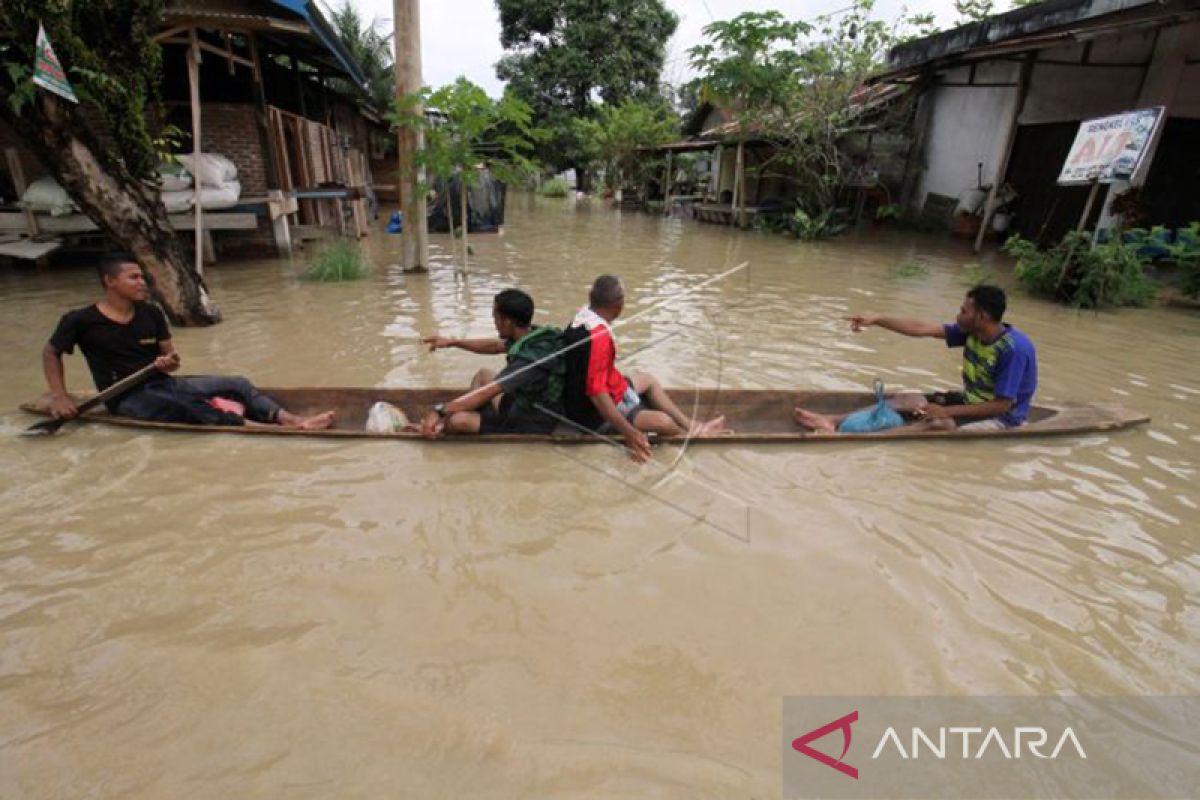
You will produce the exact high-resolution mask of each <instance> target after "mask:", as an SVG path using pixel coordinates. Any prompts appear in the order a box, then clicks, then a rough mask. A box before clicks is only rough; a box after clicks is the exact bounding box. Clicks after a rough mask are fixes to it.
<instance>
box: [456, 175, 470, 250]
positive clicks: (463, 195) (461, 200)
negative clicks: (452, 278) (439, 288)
mask: <svg viewBox="0 0 1200 800" xmlns="http://www.w3.org/2000/svg"><path fill="white" fill-rule="evenodd" d="M458 207H459V208H461V209H462V214H460V215H459V216H461V217H462V231H463V240H462V246H463V248H462V254H463V272H466V271H467V256H468V255H469V254H470V252H471V251H470V247H469V246H468V245H467V230H468V229H469V228H470V227H471V210H470V209H469V208H468V207H467V169H466V167H463V168H462V172H461V173H459V178H458Z"/></svg>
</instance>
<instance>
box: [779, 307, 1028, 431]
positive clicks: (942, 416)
mask: <svg viewBox="0 0 1200 800" xmlns="http://www.w3.org/2000/svg"><path fill="white" fill-rule="evenodd" d="M1006 306H1007V300H1006V298H1005V296H1004V290H1003V289H999V288H997V287H995V286H976V287H975V288H974V289H971V290H970V291H969V292H967V297H966V299H965V300H964V301H963V304H962V307H961V308H960V309H959V311H958V317H957V319H956V320H955V321H954V322H953V323H950V324H947V325H941V324H938V323H932V322H919V321H916V320H907V319H894V318H892V317H880V316H875V315H872V314H868V315H861V316H854V317H850V318H849V319H850V329H851V330H852V331H855V332H858V331H861V330H862V329H863V328H867V327H870V326H871V325H877V326H879V327H880V328H886V329H887V330H890V331H895V332H896V333H902V334H904V335H905V336H927V337H930V338H933V339H945V340H946V346H947V347H961V348H963V366H962V380H963V391H962V392H961V393H959V392H950V393H947V395H946V396H945V402H944V403H930V404H927V403H918V404H917V405H915V406H910V407H909V409H907V410H910V412H911V414H912V416H915V417H916V418H917V419H918V420H919V422H918V423H917V424H920V425H925V426H927V427H937V428H943V429H949V430H954V429H955V428H956V427H957V428H960V429H963V430H972V431H982V430H1002V429H1004V428H1015V427H1017V426H1019V425H1023V424H1025V418H1026V417H1027V416H1028V414H1029V405H1030V403H1031V402H1032V400H1033V393H1034V392H1035V391H1036V390H1037V351H1036V350H1035V349H1034V347H1033V342H1031V341H1030V340H1029V337H1028V336H1026V335H1025V334H1024V333H1022V332H1021V331H1019V330H1017V329H1016V328H1014V327H1013V326H1012V325H1009V324H1007V323H1004V322H1001V320H1002V319H1003V318H1004V311H1005V308H1006ZM904 399H905V398H904V396H901V398H900V399H899V402H898V403H896V404H897V405H901V404H903V403H904ZM894 402H896V401H894ZM902 410H903V409H902ZM795 414H796V422H798V423H799V424H801V425H803V426H804V427H806V428H810V429H812V430H814V431H821V432H824V433H833V432H835V431H836V430H837V426H838V424H839V423H841V421H842V420H843V419H845V417H846V416H847V415H845V414H842V415H826V414H817V413H814V412H812V411H807V410H805V409H803V408H797V409H796V411H795Z"/></svg>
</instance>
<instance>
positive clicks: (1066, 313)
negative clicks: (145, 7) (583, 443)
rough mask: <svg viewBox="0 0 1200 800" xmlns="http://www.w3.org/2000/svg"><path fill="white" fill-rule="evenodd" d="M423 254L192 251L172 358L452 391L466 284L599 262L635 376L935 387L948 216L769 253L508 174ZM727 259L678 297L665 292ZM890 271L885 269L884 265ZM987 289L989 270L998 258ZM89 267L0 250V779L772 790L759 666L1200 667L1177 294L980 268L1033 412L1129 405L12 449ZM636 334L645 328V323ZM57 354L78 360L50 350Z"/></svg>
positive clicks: (480, 300) (586, 281)
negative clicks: (463, 254) (201, 315)
mask: <svg viewBox="0 0 1200 800" xmlns="http://www.w3.org/2000/svg"><path fill="white" fill-rule="evenodd" d="M508 217H509V219H508V227H507V229H506V231H505V234H504V236H502V237H497V236H485V235H473V236H472V237H471V244H472V247H473V249H474V251H475V255H474V256H473V257H472V259H471V264H470V268H469V271H468V272H467V274H465V275H464V274H461V273H459V272H457V271H456V270H455V269H453V268H452V266H451V264H450V257H449V253H448V251H447V247H448V239H447V238H446V237H445V236H436V235H435V236H432V237H431V242H432V245H433V247H434V249H435V254H436V256H437V258H438V263H437V264H436V265H435V267H434V269H433V271H432V273H431V274H430V275H427V276H406V275H402V274H400V273H399V272H398V271H394V270H389V269H388V268H387V267H386V265H387V264H394V263H395V262H396V261H397V260H398V259H397V256H396V253H398V250H399V237H385V236H383V235H379V236H378V238H377V239H375V240H373V241H372V242H371V243H370V247H371V249H372V253H373V260H374V261H375V262H376V264H377V269H376V272H375V274H374V275H373V276H372V277H371V278H369V279H367V280H365V281H362V282H357V283H346V284H336V285H327V284H324V285H323V284H309V283H303V282H300V281H298V280H297V278H296V275H297V274H298V273H299V271H300V270H301V267H302V264H300V263H299V262H297V263H295V264H289V263H287V262H280V261H263V262H232V261H227V262H225V263H223V264H220V265H218V266H216V267H214V268H211V269H210V272H209V275H208V281H209V284H210V286H211V288H212V289H213V291H214V294H215V296H216V298H217V301H218V303H219V304H220V306H221V308H222V310H223V311H224V313H225V316H226V322H224V323H222V324H221V325H219V326H217V327H215V328H210V329H180V330H177V331H176V336H175V339H176V344H177V346H178V347H179V350H180V351H181V353H182V356H183V372H185V373H188V372H190V373H213V372H220V373H238V374H244V375H246V376H248V377H250V378H252V379H253V380H254V381H255V382H256V383H258V384H259V385H262V386H272V385H274V386H339V385H346V386H376V387H383V386H388V387H409V386H411V387H424V386H458V385H462V386H465V385H466V383H467V381H468V380H469V379H470V376H471V374H472V373H473V372H474V371H475V370H476V369H478V368H480V367H485V366H487V367H492V368H498V366H499V364H498V361H499V360H498V359H497V358H496V357H482V356H475V355H471V354H469V353H465V352H462V351H458V350H449V351H439V352H437V353H436V354H429V353H427V352H426V351H425V349H424V348H423V347H422V346H421V345H420V342H419V337H420V336H422V335H430V334H433V333H441V334H445V335H450V336H463V335H472V336H486V335H490V334H492V333H493V329H492V327H491V304H492V296H493V295H494V294H495V293H496V292H497V291H498V290H500V289H502V288H505V287H508V286H514V285H515V286H519V287H521V288H524V289H526V290H527V291H529V292H530V293H531V294H532V295H533V296H534V298H535V299H536V301H537V303H538V313H537V315H536V317H535V321H537V322H539V323H553V324H557V325H562V324H564V323H565V322H566V321H567V320H568V319H569V317H570V315H571V314H572V313H573V311H574V310H575V309H576V308H577V307H578V306H579V305H581V304H582V303H583V302H584V301H585V299H586V293H587V288H588V286H589V285H590V282H591V280H592V278H593V277H594V276H595V275H597V274H599V273H601V272H613V273H616V274H619V275H621V276H622V277H623V279H624V281H625V283H626V287H627V292H628V301H627V306H626V315H627V316H630V317H632V316H634V315H636V314H637V313H638V312H639V311H641V310H643V309H646V308H648V307H650V306H653V305H655V304H661V305H660V306H659V307H658V308H656V309H654V310H651V311H650V312H649V313H647V314H645V315H644V316H642V317H640V318H638V319H637V320H635V321H632V322H630V323H629V324H628V325H626V326H624V327H622V328H620V329H619V332H618V342H619V348H620V351H619V352H623V353H634V351H636V350H638V349H639V348H642V347H645V346H647V345H652V346H650V347H649V348H648V349H646V350H644V351H643V352H641V353H639V354H638V355H637V356H636V357H635V358H633V359H632V360H624V361H623V364H622V365H623V366H624V367H626V368H639V369H648V370H651V371H653V372H655V373H656V374H657V375H658V376H659V377H660V378H661V379H662V381H663V383H664V384H667V385H674V386H691V385H697V386H722V387H728V388H745V389H750V388H796V389H862V388H867V387H869V386H870V384H871V382H872V380H873V379H874V378H875V377H876V376H879V377H881V378H883V379H884V380H885V381H886V382H887V384H888V386H889V387H894V388H901V387H905V388H923V389H929V388H936V387H951V386H954V385H955V384H956V383H957V381H958V374H959V367H960V361H959V358H960V353H959V352H958V351H947V349H946V348H945V347H944V346H943V345H942V344H941V343H940V342H935V341H932V340H914V339H906V338H904V337H901V336H897V335H894V334H889V333H887V332H885V331H881V330H878V329H872V330H868V331H866V332H864V333H862V334H858V335H851V334H850V333H849V332H848V330H847V326H846V323H845V322H844V321H843V319H842V318H843V316H844V315H846V314H848V313H851V312H859V311H862V312H881V313H883V312H886V313H889V314H893V315H902V316H912V317H917V318H930V319H938V320H945V321H949V320H950V319H952V317H953V315H954V313H955V311H956V310H957V308H958V304H959V302H960V300H961V297H962V294H963V292H964V291H965V289H966V288H967V286H968V280H967V276H966V273H965V271H964V270H963V268H962V267H963V264H964V263H966V262H969V261H972V260H973V259H972V258H970V256H969V250H968V248H967V247H966V246H965V245H963V244H961V243H955V242H950V241H943V240H940V239H936V238H929V237H915V236H911V235H909V234H904V233H898V232H895V231H888V230H881V231H877V232H871V233H869V234H868V235H866V236H865V237H861V238H855V237H848V238H840V239H836V240H833V241H829V242H823V243H818V244H804V243H800V242H797V241H795V240H787V239H782V238H779V237H776V236H770V235H765V234H746V233H735V232H730V231H728V230H726V229H723V228H718V227H714V226H703V225H698V224H695V223H693V222H690V221H684V220H674V219H672V220H663V219H659V218H656V217H651V216H647V215H643V214H637V213H633V214H631V213H624V214H622V213H618V212H614V211H611V210H609V209H607V208H604V207H603V206H602V205H601V204H599V203H597V202H593V203H592V204H591V205H588V204H584V203H581V204H579V205H578V206H576V205H575V204H574V203H572V202H570V201H556V200H547V199H541V198H534V197H530V196H523V195H515V196H512V197H510V201H509V209H508ZM743 261H748V262H750V267H749V268H748V269H747V270H744V271H741V272H738V273H736V274H735V275H733V276H731V277H729V278H727V279H725V280H722V281H717V282H713V283H711V284H710V285H708V286H706V287H704V288H703V289H701V290H699V291H697V292H695V293H693V294H691V295H689V296H688V297H687V299H685V300H680V301H675V302H666V303H664V302H663V301H666V300H667V299H668V298H672V297H676V296H677V295H678V293H679V292H680V291H682V290H684V289H687V288H689V287H693V286H696V285H697V284H699V283H701V282H702V281H704V280H706V279H708V278H710V277H712V276H714V275H717V274H719V273H721V272H723V271H725V270H728V269H730V268H731V267H734V266H736V265H737V264H739V263H741V262H743ZM914 264H919V265H921V267H920V268H916V267H914V266H913V265H914ZM994 269H995V271H996V272H997V273H998V275H997V278H996V280H998V281H999V282H1000V284H1001V285H1003V286H1005V287H1010V286H1011V285H1012V279H1011V270H1010V268H1009V267H1008V266H1007V265H1006V264H1004V263H997V264H996V265H994ZM98 296H99V289H98V286H97V281H96V278H95V277H94V273H93V272H92V271H90V270H88V269H82V268H81V269H78V270H71V269H56V270H52V271H50V272H48V273H34V272H31V271H30V272H25V271H22V272H17V271H14V270H5V271H0V314H2V316H3V318H4V320H5V321H6V323H7V324H6V325H5V328H4V332H3V333H2V334H0V337H2V347H0V374H2V375H3V381H0V433H2V434H3V435H2V436H0V470H2V474H3V481H2V483H0V503H2V508H3V513H2V515H0V720H3V723H2V724H0V797H4V798H18V797H20V798H27V797H28V798H61V797H89V798H119V797H121V798H124V797H145V798H179V797H190V798H227V797H265V796H271V797H289V798H328V797H422V798H425V797H447V798H450V797H478V798H507V797H551V796H552V797H560V798H568V797H569V798H585V797H586V798H591V797H621V796H629V797H648V796H660V797H680V798H683V797H687V798H697V797H722V798H724V797H747V798H748V797H772V796H778V794H779V791H780V724H781V722H780V718H781V700H782V698H783V697H784V696H785V695H835V694H845V695H871V694H887V695H905V694H919V695H938V694H946V695H958V694H978V695H987V694H1019V695H1027V694H1033V695H1038V694H1060V693H1061V694H1105V695H1109V694H1112V695H1123V694H1194V693H1196V692H1197V691H1200V648H1198V647H1197V634H1198V632H1200V612H1198V610H1197V590H1198V589H1200V557H1198V555H1197V545H1196V539H1195V531H1196V530H1197V528H1198V527H1200V508H1198V507H1197V503H1198V502H1200V496H1198V494H1197V492H1196V491H1195V485H1196V478H1197V466H1198V458H1197V457H1198V455H1200V377H1198V376H1197V375H1196V370H1195V363H1196V355H1197V353H1198V352H1200V347H1198V345H1200V315H1198V314H1197V313H1195V312H1188V311H1177V310H1167V309H1147V310H1135V311H1121V312H1110V313H1104V314H1101V315H1096V314H1093V313H1087V312H1084V313H1078V312H1075V311H1071V310H1069V309H1065V308H1062V307H1059V306H1055V305H1051V304H1048V303H1045V302H1042V301H1038V300H1033V299H1031V298H1029V297H1028V296H1026V295H1025V294H1024V293H1022V292H1019V291H1015V292H1013V293H1012V295H1011V296H1010V303H1009V309H1010V310H1009V314H1008V317H1007V318H1006V319H1007V321H1011V322H1012V323H1013V324H1015V325H1017V326H1019V327H1020V328H1022V329H1023V330H1024V331H1026V332H1027V333H1028V334H1029V335H1030V336H1031V338H1032V339H1033V340H1034V342H1035V343H1036V344H1037V347H1038V351H1039V360H1040V364H1041V386H1040V392H1039V397H1040V399H1042V400H1047V401H1054V400H1076V401H1089V400H1095V401H1100V402H1119V403H1122V404H1126V405H1128V406H1131V407H1133V408H1136V409H1138V410H1140V411H1142V412H1145V413H1147V414H1149V415H1150V416H1151V417H1152V418H1153V422H1152V423H1151V424H1150V425H1147V426H1142V427H1140V428H1137V429H1134V430H1132V431H1127V432H1118V433H1114V434H1109V435H1100V434H1097V435H1090V436H1081V437H1067V438H1050V439H1041V440H1031V441H1017V442H1016V443H1005V442H1004V441H960V442H912V443H883V444H874V445H828V444H819V445H805V446H802V447H801V446H795V447H793V446H762V445H760V446H747V445H737V446H730V447H705V448H692V449H688V450H687V451H686V452H683V453H682V454H681V451H680V450H679V449H678V448H673V447H663V448H659V450H658V451H657V454H656V459H655V464H656V466H651V467H646V468H640V469H639V468H637V467H635V466H633V465H632V464H631V463H629V462H628V460H627V459H626V458H625V457H624V456H623V455H622V454H621V453H620V452H619V451H617V450H616V449H615V448H608V447H604V446H599V445H598V446H594V447H586V448H573V449H572V448H561V447H553V446H549V445H542V446H536V445H523V446H509V445H487V446H485V445H479V444H469V445H461V446H453V447H446V446H437V445H428V444H424V443H403V442H401V443H394V442H370V441H345V442H339V441H332V442H330V441H320V440H306V439H293V438H288V439H278V438H274V437H237V436H202V435H184V434H162V433H143V432H139V431H135V430H124V429H120V428H115V427H103V426H75V427H73V428H70V429H68V430H65V431H64V432H63V433H62V434H60V435H59V436H57V437H54V438H52V439H48V440H35V441H29V440H21V439H18V438H17V437H16V435H15V434H16V433H17V432H18V431H20V430H21V429H22V428H23V427H25V426H27V425H28V424H30V423H31V421H32V418H31V417H28V416H26V415H24V414H22V413H20V412H18V411H16V410H15V408H16V406H17V404H18V403H20V402H21V401H24V400H28V399H31V398H32V397H33V396H35V395H37V394H39V393H40V392H41V391H42V390H43V386H44V383H43V380H42V377H41V364H40V358H39V354H40V350H41V347H42V346H43V344H44V343H45V341H46V339H47V338H48V336H49V334H50V332H51V330H52V329H53V326H54V323H55V322H56V321H57V319H58V317H59V315H60V314H61V313H63V312H64V311H65V310H66V309H67V308H69V307H77V306H81V305H84V304H86V303H88V302H91V301H93V300H94V299H96V298H98ZM667 336H669V337H670V338H666V339H665V340H663V341H661V342H660V341H659V340H662V339H663V337H667ZM68 364H69V370H68V379H69V380H68V383H69V385H71V386H72V387H73V388H75V389H84V388H90V383H89V381H88V378H87V372H86V369H85V368H84V365H83V362H82V359H81V358H80V357H79V355H78V354H77V355H75V356H73V357H71V358H69V359H68Z"/></svg>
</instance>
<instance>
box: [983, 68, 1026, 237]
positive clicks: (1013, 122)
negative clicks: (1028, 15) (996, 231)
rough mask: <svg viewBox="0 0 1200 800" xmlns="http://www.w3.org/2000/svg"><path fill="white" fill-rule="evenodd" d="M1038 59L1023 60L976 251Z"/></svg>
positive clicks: (989, 217)
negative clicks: (1002, 149) (1015, 96)
mask: <svg viewBox="0 0 1200 800" xmlns="http://www.w3.org/2000/svg"><path fill="white" fill-rule="evenodd" d="M1036 59H1037V53H1036V52H1034V53H1030V54H1029V55H1027V56H1025V60H1024V61H1023V62H1021V77H1020V80H1018V81H1017V98H1016V102H1014V103H1013V112H1012V116H1011V117H1009V120H1008V131H1007V132H1006V133H1005V135H1004V152H1003V154H1002V155H1001V156H1000V159H999V161H997V162H996V172H995V174H994V175H992V188H991V189H988V196H987V200H985V201H984V202H983V220H982V221H981V222H980V224H979V233H977V234H975V248H974V250H975V252H976V253H978V252H979V250H980V249H981V248H982V247H983V237H984V235H985V234H986V233H987V229H988V224H989V223H991V221H992V214H993V213H995V211H996V193H997V192H999V191H1000V184H1002V183H1004V176H1005V175H1007V174H1008V160H1009V158H1010V157H1011V156H1012V149H1013V142H1014V141H1016V138H1017V123H1018V121H1019V119H1020V117H1021V111H1022V110H1023V109H1024V108H1025V97H1026V96H1027V95H1028V94H1029V81H1030V78H1031V77H1032V76H1033V63H1034V61H1035V60H1036Z"/></svg>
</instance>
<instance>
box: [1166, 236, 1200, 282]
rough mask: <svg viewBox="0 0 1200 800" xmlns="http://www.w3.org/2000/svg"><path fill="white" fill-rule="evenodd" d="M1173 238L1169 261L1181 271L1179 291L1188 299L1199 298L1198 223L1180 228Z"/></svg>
mask: <svg viewBox="0 0 1200 800" xmlns="http://www.w3.org/2000/svg"><path fill="white" fill-rule="evenodd" d="M1175 238H1176V241H1175V243H1174V244H1172V245H1171V246H1170V247H1169V248H1168V249H1169V250H1170V251H1171V260H1172V261H1174V262H1175V263H1176V265H1178V266H1179V268H1180V269H1181V270H1182V271H1183V282H1182V284H1181V285H1180V289H1181V290H1182V292H1183V293H1184V294H1185V295H1187V296H1188V297H1200V222H1193V223H1191V224H1190V225H1188V226H1187V227H1186V228H1180V229H1179V230H1178V231H1176V234H1175Z"/></svg>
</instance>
